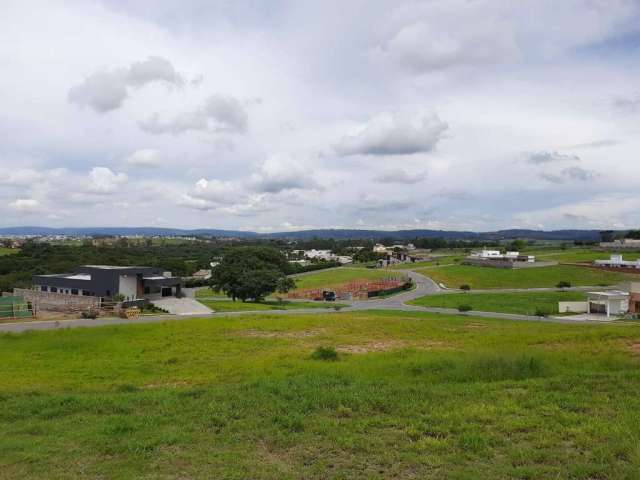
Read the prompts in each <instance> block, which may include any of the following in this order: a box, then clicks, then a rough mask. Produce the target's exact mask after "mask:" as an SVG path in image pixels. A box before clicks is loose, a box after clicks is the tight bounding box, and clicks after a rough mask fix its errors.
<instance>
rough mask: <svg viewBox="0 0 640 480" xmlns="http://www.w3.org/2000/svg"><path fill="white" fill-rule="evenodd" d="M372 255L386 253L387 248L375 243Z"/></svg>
mask: <svg viewBox="0 0 640 480" xmlns="http://www.w3.org/2000/svg"><path fill="white" fill-rule="evenodd" d="M373 253H387V247H385V246H384V245H383V244H381V243H376V244H375V245H374V246H373Z"/></svg>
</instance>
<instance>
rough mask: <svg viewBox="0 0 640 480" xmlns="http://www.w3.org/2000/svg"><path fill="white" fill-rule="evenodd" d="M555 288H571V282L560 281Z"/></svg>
mask: <svg viewBox="0 0 640 480" xmlns="http://www.w3.org/2000/svg"><path fill="white" fill-rule="evenodd" d="M556 287H557V288H570V287H571V282H567V281H566V280H561V281H559V282H558V284H557V285H556Z"/></svg>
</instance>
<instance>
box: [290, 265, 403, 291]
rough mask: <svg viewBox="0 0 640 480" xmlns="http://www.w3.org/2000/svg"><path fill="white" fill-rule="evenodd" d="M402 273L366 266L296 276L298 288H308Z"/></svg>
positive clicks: (327, 286)
mask: <svg viewBox="0 0 640 480" xmlns="http://www.w3.org/2000/svg"><path fill="white" fill-rule="evenodd" d="M399 275H403V274H402V273H394V272H389V271H385V270H382V269H364V268H348V267H347V268H336V269H331V270H322V271H319V272H314V273H310V274H306V275H301V276H299V277H296V279H295V280H296V288H297V289H299V290H306V289H310V288H335V287H338V286H340V285H344V284H345V283H349V282H353V281H356V280H363V281H365V280H379V279H382V278H388V277H397V276H399Z"/></svg>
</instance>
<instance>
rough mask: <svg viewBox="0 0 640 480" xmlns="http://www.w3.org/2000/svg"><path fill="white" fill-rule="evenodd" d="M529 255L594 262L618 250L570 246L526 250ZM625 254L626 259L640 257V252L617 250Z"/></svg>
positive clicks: (542, 258) (549, 258)
mask: <svg viewBox="0 0 640 480" xmlns="http://www.w3.org/2000/svg"><path fill="white" fill-rule="evenodd" d="M526 253H527V255H536V257H537V259H538V260H552V261H555V262H569V263H572V262H589V263H590V262H593V261H594V260H607V259H609V258H610V257H611V255H612V254H615V253H616V252H600V251H597V250H592V249H584V248H570V249H567V250H555V251H547V250H541V251H539V252H537V251H534V252H531V253H530V252H526ZM617 253H620V254H622V255H623V257H624V259H625V260H636V259H638V258H640V253H639V252H617Z"/></svg>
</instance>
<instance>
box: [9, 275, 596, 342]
mask: <svg viewBox="0 0 640 480" xmlns="http://www.w3.org/2000/svg"><path fill="white" fill-rule="evenodd" d="M404 272H405V273H406V274H407V275H409V276H410V277H411V279H412V280H413V281H414V283H415V284H416V287H415V288H414V289H413V290H410V291H407V292H402V293H399V294H398V295H393V296H391V297H387V298H381V299H377V300H364V301H354V302H343V301H341V302H340V303H348V304H349V306H348V307H344V308H342V309H340V310H339V311H341V312H359V311H365V310H399V311H405V312H426V313H438V314H446V315H464V316H473V317H483V318H498V319H504V320H520V321H535V322H553V323H576V320H571V319H570V318H568V317H547V318H545V317H534V316H527V315H514V314H508V313H496V312H476V311H471V312H466V313H460V312H459V311H458V310H455V309H451V308H437V307H420V306H417V305H407V304H406V303H405V302H409V301H411V300H414V299H416V298H419V297H423V296H425V295H433V294H436V293H444V292H446V291H450V292H455V290H453V291H451V290H443V289H441V288H440V287H439V286H438V284H436V283H435V282H434V281H433V280H431V279H430V278H429V277H426V276H424V275H422V274H420V273H418V272H414V271H412V270H405V271H404ZM580 288H588V287H580ZM600 288H602V287H600ZM533 290H554V289H533ZM490 291H491V292H496V291H501V290H490ZM506 291H530V290H519V289H510V290H506ZM476 292H478V290H476ZM301 313H304V314H308V315H320V314H321V315H327V314H334V313H338V310H335V309H333V308H307V309H291V310H260V311H254V312H219V313H212V314H209V315H202V314H198V315H148V316H141V317H140V318H138V319H135V320H127V319H123V318H97V319H95V320H91V319H74V320H61V321H51V320H47V321H34V322H21V323H5V324H0V332H13V333H19V332H24V331H27V330H55V329H61V328H76V327H97V326H104V325H119V324H132V323H153V322H164V321H167V320H185V319H189V318H203V316H204V317H207V318H210V317H214V318H215V317H235V316H246V315H293V314H301ZM580 323H596V322H588V321H580Z"/></svg>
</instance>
